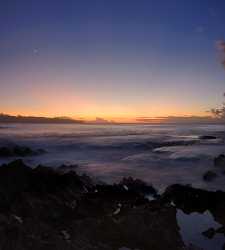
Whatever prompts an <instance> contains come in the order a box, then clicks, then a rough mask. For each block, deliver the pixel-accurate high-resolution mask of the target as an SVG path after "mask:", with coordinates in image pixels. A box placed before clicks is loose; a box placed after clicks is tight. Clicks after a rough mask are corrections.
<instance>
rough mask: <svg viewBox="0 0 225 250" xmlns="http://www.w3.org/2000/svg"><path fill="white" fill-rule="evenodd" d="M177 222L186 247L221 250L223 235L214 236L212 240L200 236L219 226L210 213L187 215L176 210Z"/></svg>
mask: <svg viewBox="0 0 225 250" xmlns="http://www.w3.org/2000/svg"><path fill="white" fill-rule="evenodd" d="M177 222H178V225H179V227H180V232H181V235H182V238H183V241H184V242H185V244H186V245H190V244H193V245H195V246H197V247H200V248H201V249H204V250H222V247H223V245H224V243H225V238H224V235H222V234H216V235H215V236H214V237H213V238H212V239H208V238H207V237H206V236H204V235H203V234H202V232H204V231H206V230H208V229H209V228H214V229H218V228H219V227H220V226H221V225H220V224H218V223H217V222H216V221H215V220H214V219H213V216H212V215H211V213H210V212H208V211H206V212H205V213H203V214H200V213H191V214H189V215H187V214H185V213H184V212H182V211H181V210H179V209H178V210H177Z"/></svg>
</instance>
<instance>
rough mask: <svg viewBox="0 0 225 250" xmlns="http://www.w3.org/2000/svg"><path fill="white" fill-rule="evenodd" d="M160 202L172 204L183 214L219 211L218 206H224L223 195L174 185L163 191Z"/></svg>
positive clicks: (218, 192)
mask: <svg viewBox="0 0 225 250" xmlns="http://www.w3.org/2000/svg"><path fill="white" fill-rule="evenodd" d="M162 201H164V202H173V203H174V204H175V205H176V207H178V208H180V209H182V210H183V211H184V212H185V213H192V212H199V213H203V212H205V211H206V210H210V211H214V210H215V209H218V210H220V206H223V204H225V193H224V192H222V191H216V192H212V191H206V190H203V189H198V188H193V187H191V186H188V185H180V184H174V185H171V186H169V187H168V188H167V189H166V190H165V192H164V193H163V195H162Z"/></svg>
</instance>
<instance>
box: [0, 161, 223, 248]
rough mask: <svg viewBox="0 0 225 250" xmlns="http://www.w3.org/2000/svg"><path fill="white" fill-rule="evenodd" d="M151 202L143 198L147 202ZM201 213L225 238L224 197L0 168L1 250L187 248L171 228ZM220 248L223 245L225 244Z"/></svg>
mask: <svg viewBox="0 0 225 250" xmlns="http://www.w3.org/2000/svg"><path fill="white" fill-rule="evenodd" d="M149 196H150V197H152V199H148V198H147V197H149ZM177 209H181V210H182V211H184V212H185V213H192V212H199V213H203V212H205V211H207V210H209V211H210V213H211V214H212V215H213V217H214V219H215V221H217V222H218V223H219V224H221V228H219V229H214V228H209V229H208V230H206V232H203V235H205V237H208V238H210V237H211V238H212V237H214V235H216V234H217V233H222V234H225V229H224V226H225V213H224V211H225V193H224V192H222V191H217V192H210V191H205V190H201V189H195V188H192V187H191V186H182V185H178V184H175V185H172V186H169V187H168V188H167V189H166V190H165V192H164V193H163V194H161V195H159V194H158V193H157V190H156V189H155V188H154V187H153V186H151V185H147V184H145V183H144V182H142V181H141V180H135V179H132V178H131V177H130V178H125V179H123V180H121V182H120V183H118V184H114V185H107V184H104V183H101V184H99V183H95V182H94V181H93V180H92V179H91V178H89V177H88V176H86V175H78V174H77V173H76V172H75V171H74V170H72V167H71V166H62V167H61V168H59V169H58V170H53V169H51V168H48V167H44V166H38V167H36V168H34V169H32V168H30V167H29V166H26V165H25V164H24V163H23V161H22V160H16V161H13V162H11V163H9V164H4V165H2V166H1V167H0V249H4V250H15V249H16V250H27V249H32V250H38V249H43V250H53V249H54V250H62V249H63V250H64V249H68V250H70V249H71V250H72V249H83V250H92V249H97V250H125V249H139V250H149V249H152V250H164V249H167V250H181V249H182V250H184V249H186V250H191V249H192V250H193V249H199V248H195V247H194V246H185V244H184V242H183V240H182V237H181V234H180V229H179V226H178V223H177V218H176V213H177ZM224 248H225V246H224Z"/></svg>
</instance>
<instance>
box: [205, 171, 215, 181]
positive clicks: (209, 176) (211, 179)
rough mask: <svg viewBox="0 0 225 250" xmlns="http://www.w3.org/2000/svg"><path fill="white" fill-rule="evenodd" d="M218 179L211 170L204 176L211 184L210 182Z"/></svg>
mask: <svg viewBox="0 0 225 250" xmlns="http://www.w3.org/2000/svg"><path fill="white" fill-rule="evenodd" d="M216 177H217V174H216V173H215V172H213V171H210V170H209V171H207V172H206V173H205V174H204V175H203V180H204V181H208V182H210V181H213V180H214V179H215V178H216Z"/></svg>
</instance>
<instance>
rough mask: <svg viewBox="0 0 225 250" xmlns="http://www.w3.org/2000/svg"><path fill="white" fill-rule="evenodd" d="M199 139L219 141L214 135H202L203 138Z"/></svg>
mask: <svg viewBox="0 0 225 250" xmlns="http://www.w3.org/2000/svg"><path fill="white" fill-rule="evenodd" d="M199 139H201V140H215V139H217V137H216V136H213V135H202V136H199Z"/></svg>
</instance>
